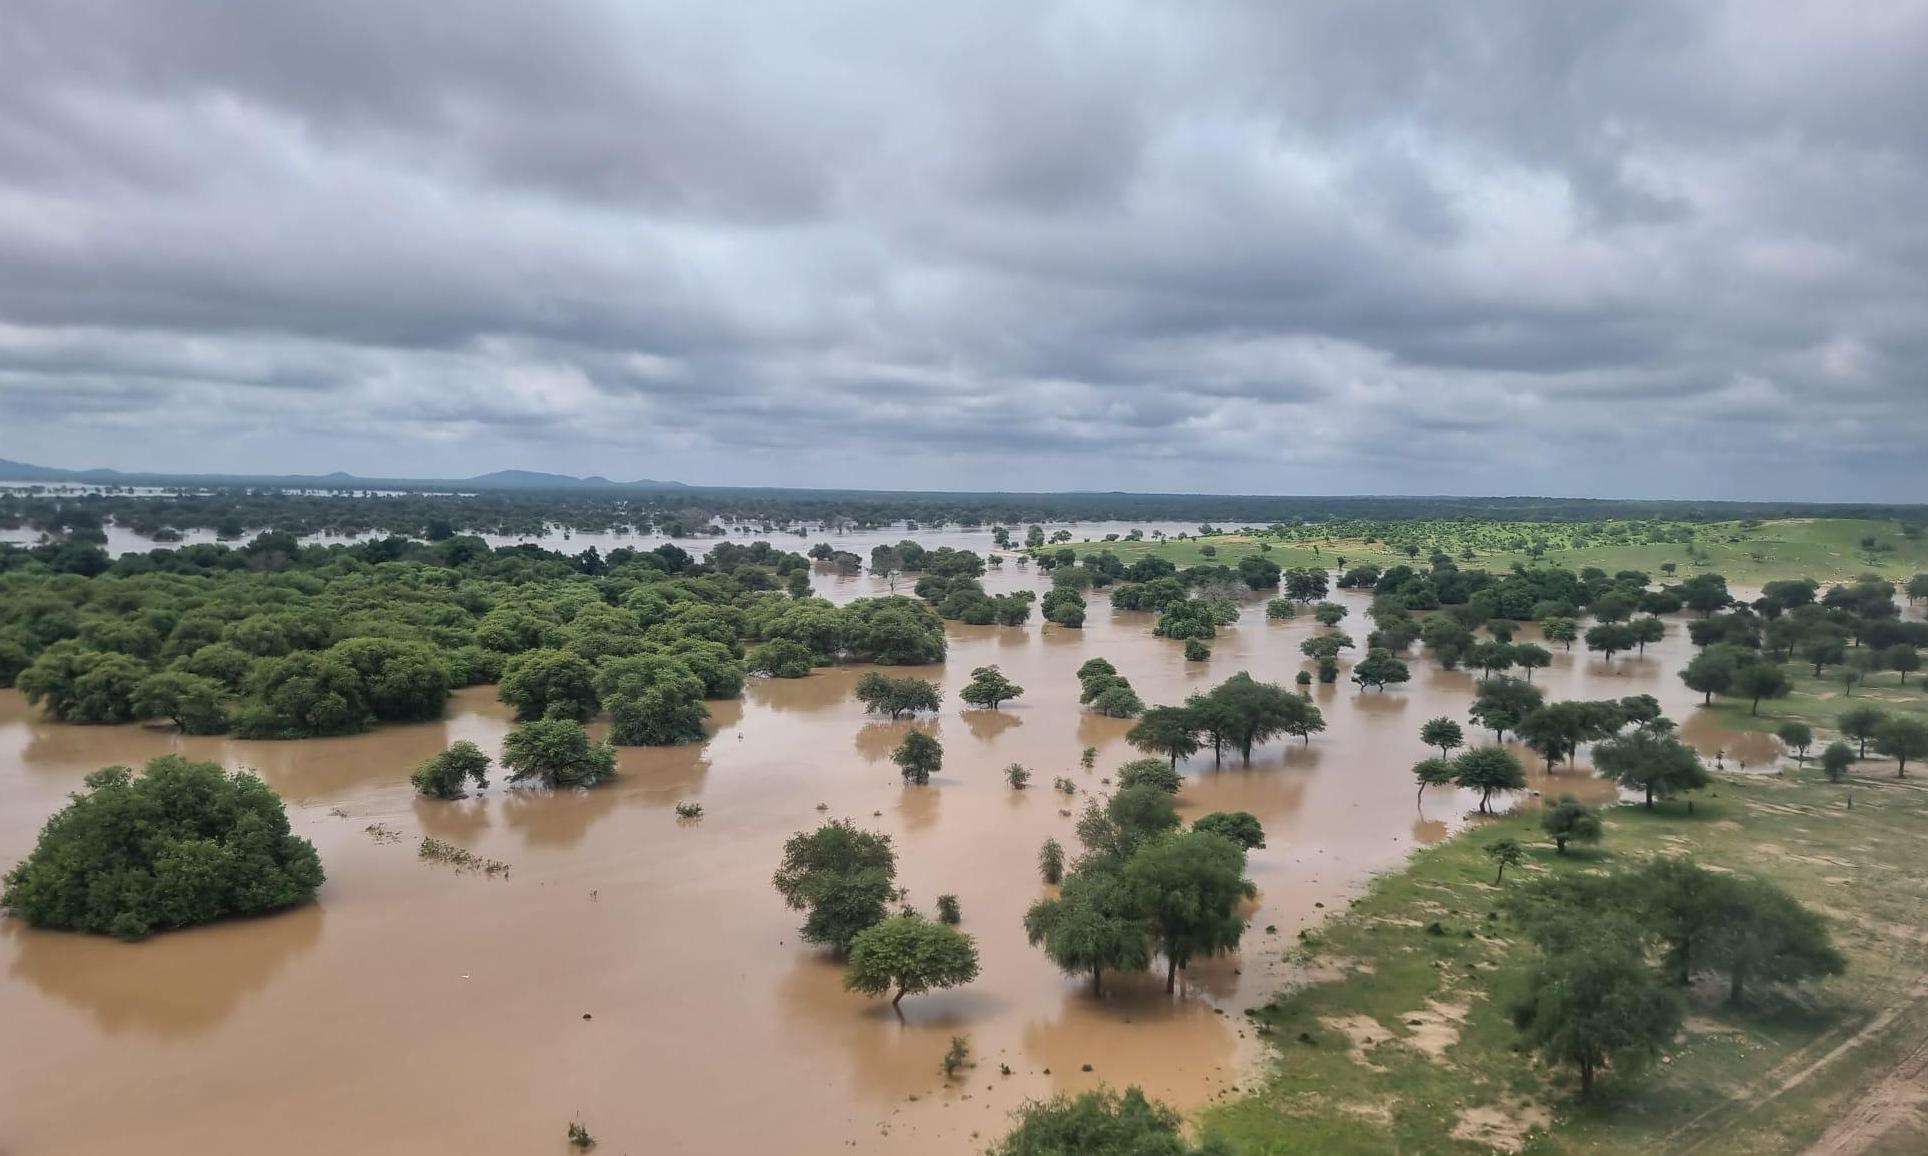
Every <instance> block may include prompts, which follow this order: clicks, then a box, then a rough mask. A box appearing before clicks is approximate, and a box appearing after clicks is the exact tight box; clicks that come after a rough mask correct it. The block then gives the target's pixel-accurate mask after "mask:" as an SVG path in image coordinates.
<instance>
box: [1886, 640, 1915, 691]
mask: <svg viewBox="0 0 1928 1156" xmlns="http://www.w3.org/2000/svg"><path fill="white" fill-rule="evenodd" d="M1881 661H1882V664H1883V665H1885V666H1886V667H1887V668H1888V669H1889V670H1892V671H1895V672H1896V673H1897V674H1899V675H1900V676H1901V677H1900V682H1901V685H1902V686H1907V685H1908V675H1909V673H1910V672H1912V671H1917V670H1920V669H1921V652H1920V651H1918V650H1916V649H1915V648H1914V647H1912V646H1909V645H1908V644H1907V643H1905V642H1904V643H1896V644H1895V645H1893V646H1890V647H1889V648H1888V649H1886V650H1884V651H1882V652H1881Z"/></svg>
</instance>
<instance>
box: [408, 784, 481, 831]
mask: <svg viewBox="0 0 1928 1156" xmlns="http://www.w3.org/2000/svg"><path fill="white" fill-rule="evenodd" d="M414 807H415V821H416V822H417V823H419V824H421V827H422V833H423V834H424V835H432V836H434V837H435V838H437V839H446V840H449V841H450V842H456V843H460V842H463V841H464V840H469V839H474V838H475V837H476V836H477V835H480V834H481V833H482V832H484V831H486V830H488V829H489V826H490V824H489V802H488V800H487V799H486V798H482V797H479V796H475V795H471V796H470V797H469V798H466V799H429V798H424V797H423V796H421V795H417V796H415V799H414Z"/></svg>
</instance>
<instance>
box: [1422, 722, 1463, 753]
mask: <svg viewBox="0 0 1928 1156" xmlns="http://www.w3.org/2000/svg"><path fill="white" fill-rule="evenodd" d="M1419 741H1420V742H1422V743H1425V744H1426V745H1427V746H1429V747H1438V748H1439V754H1440V757H1441V758H1443V759H1450V758H1452V757H1453V751H1454V750H1456V749H1458V748H1459V747H1462V746H1464V745H1466V733H1465V732H1464V731H1462V730H1461V729H1460V727H1459V723H1457V722H1455V721H1454V720H1452V719H1450V718H1447V717H1446V716H1444V715H1441V716H1440V717H1438V718H1433V719H1427V720H1426V723H1425V725H1424V726H1421V727H1420V728H1419Z"/></svg>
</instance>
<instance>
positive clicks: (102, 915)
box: [0, 755, 322, 939]
mask: <svg viewBox="0 0 1928 1156" xmlns="http://www.w3.org/2000/svg"><path fill="white" fill-rule="evenodd" d="M85 782H86V790H84V791H82V792H80V793H77V794H75V795H73V796H72V798H71V800H70V801H69V802H68V804H67V806H66V807H64V808H63V809H62V810H60V811H59V812H58V813H56V814H55V815H54V816H53V817H52V818H51V819H49V820H48V821H47V825H46V826H45V827H43V828H42V829H41V832H40V839H39V842H38V843H36V844H35V845H34V849H33V851H32V853H30V854H29V855H28V856H27V857H26V858H25V859H23V860H21V862H20V863H19V865H18V866H16V867H15V868H14V869H13V870H12V871H10V872H8V873H7V875H6V877H5V879H4V881H0V882H3V883H4V887H3V889H0V907H4V908H6V909H7V910H9V911H11V912H12V913H13V914H14V915H15V916H17V917H19V918H20V919H22V920H24V921H25V922H26V923H27V924H29V925H30V926H33V927H44V928H53V929H57V930H62V931H90V932H95V933H101V934H109V935H114V936H118V937H119V938H122V939H139V938H141V937H143V936H146V935H148V934H151V933H152V932H155V931H166V930H171V929H174V928H181V927H191V926H193V925H195V924H198V923H207V922H210V921H212V920H216V919H220V918H223V917H225V916H230V915H258V914H262V913H264V912H268V911H274V910H277V909H279V908H283V907H288V906H290V905H292V904H296V903H301V902H304V901H306V900H308V899H311V898H313V897H314V894H315V891H316V889H317V888H319V887H320V886H321V882H322V870H321V860H320V858H319V857H318V856H317V855H316V854H315V848H314V846H313V845H312V844H311V843H309V842H308V841H307V840H306V839H301V838H297V837H296V836H295V835H293V834H292V833H291V831H290V829H289V826H288V816H287V812H286V810H285V809H284V808H283V807H282V803H281V799H280V797H279V796H277V795H276V794H275V793H274V792H273V791H272V790H270V789H269V788H268V786H267V784H265V783H263V782H262V781H261V780H260V779H258V778H255V777H254V776H253V775H250V774H245V773H241V772H236V773H234V774H226V773H224V772H223V771H222V769H221V767H220V766H219V765H218V764H216V763H196V762H189V761H188V760H186V759H183V758H181V757H180V756H178V755H163V756H161V757H160V758H157V759H154V760H152V761H151V762H149V763H148V764H147V768H146V771H145V772H144V773H143V774H141V775H139V776H136V775H135V774H134V773H133V771H131V770H129V769H128V768H127V767H120V766H116V767H106V768H104V769H102V770H98V771H95V772H94V773H93V774H90V775H88V776H87V778H86V780H85Z"/></svg>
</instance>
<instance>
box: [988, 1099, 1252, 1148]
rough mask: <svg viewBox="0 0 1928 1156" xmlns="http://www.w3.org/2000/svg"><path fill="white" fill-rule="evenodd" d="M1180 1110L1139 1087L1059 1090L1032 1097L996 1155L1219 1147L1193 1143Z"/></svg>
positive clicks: (999, 1145) (1000, 1144)
mask: <svg viewBox="0 0 1928 1156" xmlns="http://www.w3.org/2000/svg"><path fill="white" fill-rule="evenodd" d="M1183 1123H1184V1120H1183V1118H1182V1117H1180V1116H1179V1114H1178V1113H1177V1112H1174V1111H1172V1110H1171V1109H1170V1108H1167V1107H1165V1106H1164V1105H1163V1104H1160V1103H1158V1102H1157V1101H1155V1100H1147V1099H1146V1098H1145V1093H1144V1092H1143V1091H1141V1090H1140V1089H1138V1088H1136V1087H1132V1088H1127V1089H1125V1091H1124V1093H1123V1094H1122V1095H1121V1094H1120V1093H1118V1092H1115V1091H1112V1090H1111V1089H1109V1088H1099V1089H1097V1090H1096V1091H1091V1092H1081V1093H1079V1094H1078V1095H1076V1096H1072V1095H1069V1094H1065V1093H1060V1094H1059V1095H1057V1096H1054V1097H1052V1098H1051V1099H1049V1100H1045V1101H1042V1102H1039V1101H1035V1100H1034V1101H1031V1102H1029V1103H1026V1104H1025V1105H1024V1107H1022V1108H1020V1109H1019V1110H1018V1112H1017V1126H1016V1127H1015V1128H1013V1129H1012V1130H1011V1132H1010V1133H1009V1134H1008V1135H1006V1136H1005V1137H1004V1139H1002V1140H1000V1141H999V1142H998V1143H997V1144H996V1145H995V1146H994V1147H992V1148H991V1150H990V1151H991V1156H1205V1153H1206V1152H1207V1150H1208V1149H1209V1150H1210V1151H1213V1152H1217V1151H1219V1149H1217V1148H1216V1147H1211V1146H1207V1147H1193V1146H1192V1145H1191V1144H1189V1143H1187V1142H1186V1140H1185V1137H1184V1135H1183V1134H1182V1133H1181V1132H1180V1130H1179V1129H1180V1126H1181V1125H1182V1124H1183Z"/></svg>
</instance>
